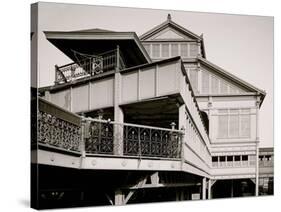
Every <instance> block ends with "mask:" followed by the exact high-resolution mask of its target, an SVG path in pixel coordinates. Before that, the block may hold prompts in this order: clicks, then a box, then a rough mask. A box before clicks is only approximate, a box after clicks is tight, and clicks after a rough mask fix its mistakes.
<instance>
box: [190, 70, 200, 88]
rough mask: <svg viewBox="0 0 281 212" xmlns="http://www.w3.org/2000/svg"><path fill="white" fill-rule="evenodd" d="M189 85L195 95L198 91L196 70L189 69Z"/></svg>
mask: <svg viewBox="0 0 281 212" xmlns="http://www.w3.org/2000/svg"><path fill="white" fill-rule="evenodd" d="M189 75H190V83H191V86H192V88H193V91H194V92H195V93H196V92H197V90H198V71H197V69H196V68H191V69H189Z"/></svg>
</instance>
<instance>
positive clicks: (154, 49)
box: [152, 44, 160, 57]
mask: <svg viewBox="0 0 281 212" xmlns="http://www.w3.org/2000/svg"><path fill="white" fill-rule="evenodd" d="M152 57H160V44H152Z"/></svg>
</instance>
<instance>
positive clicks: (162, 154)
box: [37, 99, 183, 158]
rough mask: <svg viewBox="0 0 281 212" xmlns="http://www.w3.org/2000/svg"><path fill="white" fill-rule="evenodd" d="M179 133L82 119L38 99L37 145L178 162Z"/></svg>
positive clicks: (173, 130) (178, 131) (89, 152)
mask: <svg viewBox="0 0 281 212" xmlns="http://www.w3.org/2000/svg"><path fill="white" fill-rule="evenodd" d="M182 139H183V132H182V131H180V130H175V129H166V128H157V127H151V126H144V125H135V124H128V123H116V122H111V121H106V120H101V119H91V118H82V117H79V116H77V115H75V114H73V113H70V112H68V111H65V110H63V109H61V108H60V107H57V106H55V105H53V104H51V103H49V102H47V101H45V100H42V99H39V111H38V134H37V142H38V144H41V145H44V146H47V147H50V148H58V149H61V150H64V151H72V152H73V151H74V152H78V153H81V154H82V153H83V152H85V153H86V154H101V155H116V156H127V157H129V156H132V157H156V158H180V157H181V151H182Z"/></svg>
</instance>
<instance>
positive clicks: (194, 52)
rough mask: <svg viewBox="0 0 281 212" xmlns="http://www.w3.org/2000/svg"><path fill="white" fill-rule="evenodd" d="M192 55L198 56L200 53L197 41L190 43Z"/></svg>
mask: <svg viewBox="0 0 281 212" xmlns="http://www.w3.org/2000/svg"><path fill="white" fill-rule="evenodd" d="M189 48H190V57H197V55H198V45H197V44H196V43H191V44H189Z"/></svg>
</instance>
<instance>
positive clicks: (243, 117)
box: [218, 109, 251, 138]
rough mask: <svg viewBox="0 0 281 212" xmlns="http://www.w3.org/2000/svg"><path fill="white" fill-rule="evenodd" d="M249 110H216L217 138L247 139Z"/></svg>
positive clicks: (249, 124) (248, 135)
mask: <svg viewBox="0 0 281 212" xmlns="http://www.w3.org/2000/svg"><path fill="white" fill-rule="evenodd" d="M250 133H251V123H250V110H247V109H241V110H239V109H232V110H225V109H223V110H218V138H238V137H243V138H249V137H250Z"/></svg>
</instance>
